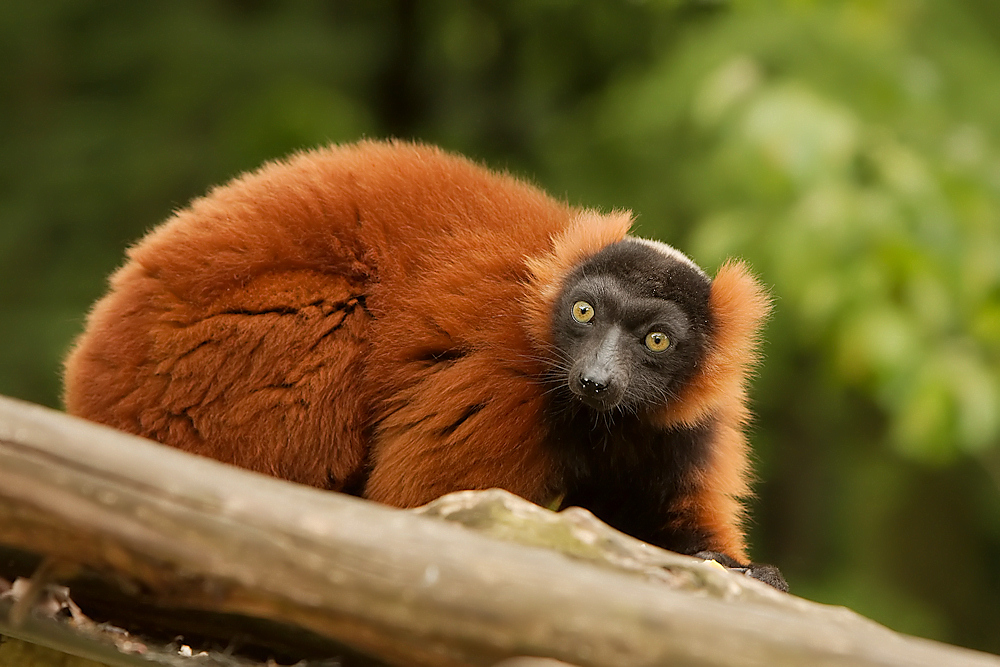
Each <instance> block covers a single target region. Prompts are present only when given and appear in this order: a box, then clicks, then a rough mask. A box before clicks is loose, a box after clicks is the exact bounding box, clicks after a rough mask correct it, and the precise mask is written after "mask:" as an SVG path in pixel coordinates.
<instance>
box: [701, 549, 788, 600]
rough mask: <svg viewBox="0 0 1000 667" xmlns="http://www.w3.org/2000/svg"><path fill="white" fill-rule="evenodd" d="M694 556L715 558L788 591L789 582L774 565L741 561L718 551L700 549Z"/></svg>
mask: <svg viewBox="0 0 1000 667" xmlns="http://www.w3.org/2000/svg"><path fill="white" fill-rule="evenodd" d="M694 557H695V558H703V559H704V560H714V561H715V562H717V563H719V564H720V565H723V566H725V567H726V568H728V569H729V570H732V571H733V572H742V573H743V574H745V575H747V576H748V577H752V578H754V579H756V580H758V581H763V582H764V583H765V584H768V585H770V586H773V587H774V588H776V589H778V590H779V591H781V592H782V593H787V592H788V582H787V581H785V578H784V577H783V576H782V575H781V570H779V569H778V568H776V567H775V566H774V565H764V564H761V563H740V562H739V561H738V560H736V559H735V558H731V557H730V556H727V555H726V554H723V553H719V552H717V551H699V552H698V553H696V554H694Z"/></svg>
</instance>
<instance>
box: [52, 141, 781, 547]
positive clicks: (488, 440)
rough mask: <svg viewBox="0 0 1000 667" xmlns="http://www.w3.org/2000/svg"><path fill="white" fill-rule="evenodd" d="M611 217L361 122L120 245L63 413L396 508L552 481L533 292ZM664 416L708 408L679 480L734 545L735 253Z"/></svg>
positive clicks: (746, 286)
mask: <svg viewBox="0 0 1000 667" xmlns="http://www.w3.org/2000/svg"><path fill="white" fill-rule="evenodd" d="M630 222H631V216H630V214H628V213H625V212H615V213H611V214H608V215H602V214H599V213H595V212H593V211H586V210H580V209H575V208H572V207H569V206H567V205H565V204H563V203H560V202H558V201H555V200H553V199H552V198H550V197H548V196H547V195H545V194H544V193H542V192H540V191H539V190H537V189H536V188H534V187H532V186H530V185H527V184H525V183H523V182H521V181H519V180H517V179H515V178H513V177H510V176H507V175H503V174H497V173H493V172H490V171H488V170H486V169H483V168H481V167H479V166H477V165H475V164H473V163H471V162H469V161H468V160H465V159H464V158H461V157H458V156H454V155H450V154H447V153H444V152H442V151H440V150H439V149H436V148H433V147H428V146H422V145H414V144H408V143H397V142H391V143H385V142H372V141H365V142H361V143H358V144H354V145H350V146H344V147H333V148H328V149H322V150H317V151H312V152H308V153H303V154H300V155H297V156H295V157H293V158H291V159H290V160H288V161H285V162H275V163H271V164H268V165H266V166H264V167H263V168H261V169H260V170H258V171H256V172H254V173H252V174H249V175H246V176H243V177H241V178H239V179H236V180H234V181H232V182H231V183H229V184H228V185H225V186H223V187H220V188H217V189H215V190H213V191H212V192H211V193H210V194H209V195H208V196H207V197H205V198H203V199H199V200H197V201H195V202H193V203H192V205H191V206H190V207H188V208H186V209H184V210H182V211H180V212H178V213H177V214H176V215H174V216H173V217H172V218H171V219H170V220H169V221H167V222H166V223H165V224H163V225H162V226H160V227H159V228H157V229H155V230H154V231H153V232H151V233H150V234H149V235H147V237H146V238H145V239H143V240H142V241H141V242H140V243H139V244H137V245H136V246H135V247H134V248H132V249H131V250H130V251H129V253H128V254H129V261H128V262H127V263H126V264H125V266H123V267H122V268H121V269H120V270H119V271H118V272H116V273H115V274H114V276H113V277H112V279H111V290H110V292H109V294H108V295H107V296H105V297H104V298H103V299H101V300H100V301H99V302H98V303H97V304H96V305H95V307H94V309H93V311H92V312H91V314H90V316H89V319H88V323H87V329H86V331H85V332H84V333H83V335H81V337H80V338H79V340H78V341H77V344H76V346H75V348H74V350H73V351H72V353H71V354H70V356H69V358H68V359H67V362H66V375H65V383H66V389H65V402H66V406H67V408H68V409H69V411H70V412H72V413H74V414H78V415H81V416H84V417H87V418H90V419H93V420H95V421H99V422H103V423H106V424H110V425H112V426H115V427H118V428H121V429H123V430H126V431H131V432H134V433H138V434H140V435H144V436H147V437H151V438H154V439H156V440H159V441H161V442H164V443H167V444H170V445H174V446H176V447H179V448H181V449H185V450H187V451H191V452H194V453H197V454H202V455H205V456H210V457H213V458H216V459H220V460H222V461H227V462H230V463H233V464H235V465H239V466H243V467H245V468H249V469H252V470H257V471H260V472H264V473H268V474H272V475H276V476H279V477H283V478H286V479H290V480H293V481H297V482H302V483H305V484H311V485H315V486H320V487H325V488H335V489H342V488H348V489H349V488H350V487H351V486H352V485H353V484H354V483H355V480H356V479H357V478H359V477H362V478H363V477H365V475H363V474H362V473H364V472H367V482H366V484H365V486H364V495H365V496H366V497H368V498H371V499H373V500H377V501H381V502H384V503H388V504H391V505H396V506H414V505H419V504H422V503H425V502H427V501H429V500H431V499H433V498H435V497H437V496H439V495H441V494H444V493H447V492H450V491H455V490H459V489H477V488H489V487H502V488H505V489H508V490H510V491H513V492H514V493H517V494H519V495H521V496H523V497H525V498H528V499H530V500H533V501H536V502H541V503H544V502H547V501H549V500H551V499H552V498H553V497H554V496H556V495H558V494H559V493H560V492H561V491H563V489H561V488H560V481H559V474H558V471H557V470H556V468H557V466H556V464H555V463H554V462H553V460H552V458H551V457H552V454H551V452H549V451H548V450H547V449H546V447H545V438H546V436H547V432H546V429H547V426H546V424H545V418H544V407H545V400H546V397H545V386H544V385H543V384H542V383H541V382H540V381H539V378H540V377H541V376H542V375H543V374H544V372H545V370H546V369H547V367H549V366H550V365H551V364H552V363H553V362H554V360H553V358H552V353H551V349H552V341H551V336H552V334H551V331H550V313H551V308H552V303H553V301H554V300H555V298H556V297H557V295H558V293H559V289H560V286H561V284H562V281H563V279H564V278H565V276H566V275H567V274H568V272H569V271H570V270H571V269H572V268H573V267H574V266H575V265H577V264H578V263H579V262H580V261H581V260H583V259H586V258H587V257H589V256H591V255H593V254H594V253H596V252H598V251H599V250H600V249H602V248H603V247H605V246H607V245H609V244H611V243H614V242H616V241H619V240H621V239H623V238H625V236H626V234H627V232H628V228H629V225H630ZM712 310H713V314H714V316H715V320H716V322H715V328H714V331H715V338H714V341H713V346H712V349H711V351H710V353H709V356H708V358H707V359H706V360H705V363H704V364H703V366H702V368H701V371H700V372H699V374H698V375H697V377H696V378H695V379H694V381H693V382H692V383H691V385H690V386H689V387H688V389H687V391H686V394H685V397H684V400H682V401H681V402H680V403H678V404H676V405H671V407H670V408H668V409H666V410H665V411H664V412H663V414H662V415H661V419H662V424H663V425H664V426H668V425H672V424H687V425H691V424H697V423H700V422H702V421H704V420H705V419H707V418H709V416H712V415H714V416H715V418H716V419H719V420H720V423H721V424H722V425H723V427H722V428H720V429H719V430H718V432H719V437H718V438H717V440H718V442H716V443H714V449H713V453H712V459H711V465H710V466H709V468H708V469H707V471H705V472H703V473H701V474H700V475H699V476H698V477H697V478H692V479H691V480H689V484H688V486H689V489H688V493H687V495H686V496H685V498H684V499H682V501H681V505H682V507H679V508H678V509H680V510H683V512H684V513H689V514H690V515H692V516H694V517H695V520H696V521H697V522H698V524H699V525H701V526H704V527H705V528H706V530H708V531H709V532H710V533H711V534H712V535H715V536H717V542H718V544H717V545H716V548H717V549H718V550H720V551H724V552H726V553H729V554H731V555H733V556H734V557H737V558H742V557H743V555H744V554H743V551H744V545H743V539H742V534H741V531H740V528H739V525H740V518H741V511H742V510H741V508H740V505H739V497H741V496H743V495H745V494H746V493H747V485H746V477H747V465H746V460H747V454H746V451H745V450H746V445H745V440H744V438H743V435H742V430H743V426H744V422H745V421H746V419H747V412H746V409H745V407H744V406H745V387H744V378H745V376H746V373H747V371H748V368H749V365H750V363H751V361H752V359H753V350H754V339H755V336H756V331H757V328H758V327H759V323H760V320H761V319H762V318H763V317H764V315H765V314H766V311H767V299H766V297H765V296H764V293H763V292H762V291H761V290H760V288H759V287H758V286H757V284H756V283H755V282H754V281H753V279H752V278H751V277H750V276H749V274H748V273H747V272H746V270H745V269H744V268H743V267H742V266H741V265H727V266H725V267H723V269H722V270H720V272H719V275H718V276H717V278H716V279H715V281H714V283H713V287H712Z"/></svg>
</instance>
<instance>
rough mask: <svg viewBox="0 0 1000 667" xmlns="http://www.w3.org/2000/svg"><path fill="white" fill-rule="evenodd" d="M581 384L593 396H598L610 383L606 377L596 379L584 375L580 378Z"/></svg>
mask: <svg viewBox="0 0 1000 667" xmlns="http://www.w3.org/2000/svg"><path fill="white" fill-rule="evenodd" d="M580 386H581V388H582V389H583V390H584V391H585V392H587V393H588V394H590V395H591V396H597V395H599V394H601V393H602V392H604V391H605V390H607V388H608V383H607V381H606V380H604V379H601V380H595V379H594V378H591V377H582V378H580Z"/></svg>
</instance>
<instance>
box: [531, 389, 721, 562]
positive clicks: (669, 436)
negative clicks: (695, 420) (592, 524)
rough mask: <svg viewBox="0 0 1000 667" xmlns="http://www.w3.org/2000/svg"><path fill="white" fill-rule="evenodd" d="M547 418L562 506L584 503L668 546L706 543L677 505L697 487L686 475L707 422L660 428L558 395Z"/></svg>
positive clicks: (707, 439)
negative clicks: (557, 465)
mask: <svg viewBox="0 0 1000 667" xmlns="http://www.w3.org/2000/svg"><path fill="white" fill-rule="evenodd" d="M556 393H557V394H561V393H562V392H556ZM548 416H549V419H548V421H549V426H550V430H549V445H550V446H551V447H552V450H553V452H554V454H555V455H556V457H557V460H558V461H559V462H560V464H561V467H562V473H563V484H564V486H563V489H564V491H565V498H564V500H563V503H562V506H563V507H574V506H575V507H583V508H585V509H587V510H590V511H591V512H593V513H594V515H595V516H597V517H598V518H599V519H601V520H602V521H604V522H605V523H607V524H609V525H610V526H612V527H614V528H617V529H618V530H620V531H622V532H624V533H627V534H629V535H632V536H633V537H637V538H639V539H641V540H643V541H646V542H649V543H651V544H655V545H657V546H661V547H664V548H666V549H670V550H672V551H677V552H680V553H695V552H697V551H701V550H703V549H705V548H706V546H705V545H706V544H707V539H708V536H707V535H705V534H704V532H703V531H702V530H700V529H698V528H697V527H696V526H694V524H693V523H691V522H689V521H687V520H686V517H685V516H684V515H683V513H681V512H680V511H679V507H678V506H679V504H680V500H681V499H683V498H685V497H687V496H688V495H690V494H692V493H693V492H695V491H696V490H697V489H695V488H694V487H693V486H692V474H691V473H692V472H694V471H695V470H696V469H697V468H699V467H702V466H704V465H705V463H706V461H707V459H708V452H709V447H710V443H711V438H712V436H713V432H714V424H712V423H711V422H709V423H708V424H705V425H702V426H698V427H695V428H679V429H660V428H657V427H654V426H652V425H650V424H649V423H648V422H646V421H645V420H644V419H642V417H641V416H639V415H636V414H631V413H623V412H618V411H616V412H614V413H599V412H595V411H592V410H589V409H587V408H585V407H582V406H580V405H579V404H578V403H577V402H574V401H573V400H572V397H570V396H559V395H557V396H555V397H554V398H553V400H552V402H551V404H550V408H549V414H548Z"/></svg>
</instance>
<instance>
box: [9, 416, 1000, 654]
mask: <svg viewBox="0 0 1000 667" xmlns="http://www.w3.org/2000/svg"><path fill="white" fill-rule="evenodd" d="M481 495H482V496H483V497H484V503H485V506H486V507H487V508H489V507H490V506H495V505H496V504H497V502H498V500H497V499H498V498H499V499H500V501H499V502H500V504H505V505H509V504H510V503H511V502H516V501H511V500H510V499H509V498H508V497H507V496H505V495H504V494H502V493H498V492H485V493H483V494H481ZM521 502H523V501H521ZM534 511H536V510H534V509H532V510H530V512H534ZM530 512H527V513H530ZM0 543H3V544H6V545H9V546H12V547H16V548H18V549H23V550H26V551H30V552H34V553H39V554H43V555H45V556H46V557H48V558H50V559H56V560H55V561H54V562H60V563H66V564H81V565H86V566H88V567H92V568H96V569H98V570H102V571H107V572H109V573H114V574H115V575H116V576H117V577H118V578H119V579H122V580H125V581H129V582H133V583H134V584H135V585H136V586H137V587H142V588H143V589H145V590H147V591H152V593H153V595H154V596H155V598H156V599H157V601H158V602H159V603H160V604H163V605H168V606H176V607H185V608H192V609H202V610H212V611H219V612H225V613H238V614H246V615H252V616H259V617H262V618H267V619H271V620H275V621H280V622H283V623H289V624H293V625H297V626H300V627H303V628H306V629H309V630H311V631H313V632H316V633H319V634H321V635H324V636H327V637H330V638H332V639H335V640H337V641H339V642H342V643H344V644H346V645H349V646H352V647H355V648H357V649H358V650H360V651H363V652H365V653H368V654H370V655H372V656H375V657H378V658H380V659H382V660H385V661H387V662H389V663H392V664H399V665H432V666H437V665H440V666H448V667H451V666H456V667H457V666H459V665H463V666H464V665H483V666H486V665H493V664H495V663H497V662H500V661H501V660H504V659H508V658H514V657H518V656H529V657H545V658H552V659H557V660H561V661H564V662H568V663H571V664H574V665H579V666H580V667H590V666H595V667H596V666H598V665H622V666H626V665H627V666H629V667H642V666H645V665H649V666H652V665H668V664H683V665H702V666H709V665H717V666H737V665H739V666H743V665H746V666H750V665H755V666H764V665H767V666H779V667H780V666H781V665H793V664H794V665H815V666H818V667H823V666H831V667H832V666H834V665H837V666H839V665H844V666H847V665H851V666H866V665H884V666H894V665H927V666H928V667H931V666H935V667H936V666H938V665H943V664H948V665H967V666H969V667H972V666H980V667H987V666H989V667H1000V659H998V658H995V657H992V656H988V655H986V654H982V653H977V652H974V651H968V650H964V649H958V648H954V647H948V646H945V645H942V644H938V643H935V642H930V641H926V640H920V639H915V638H910V637H905V636H902V635H899V634H897V633H894V632H892V631H890V630H888V629H886V628H884V627H882V626H879V625H877V624H875V623H873V622H871V621H868V620H866V619H864V618H862V617H860V616H858V615H856V614H854V613H853V612H850V611H848V610H845V609H840V608H831V607H825V606H822V605H816V604H813V603H809V602H806V601H804V600H800V599H798V598H794V597H793V596H784V595H781V594H778V593H776V592H772V591H770V590H764V588H766V587H763V585H762V584H759V585H758V584H757V582H752V581H748V580H746V581H739V582H738V583H737V580H736V578H735V577H736V575H730V574H727V573H724V572H719V573H718V575H717V576H719V577H723V581H725V582H730V583H732V586H730V587H729V588H726V586H722V587H717V591H716V592H717V593H718V591H726V590H729V591H733V590H735V591H737V592H738V593H739V592H740V591H752V592H753V594H746V595H744V594H736V595H734V596H730V597H731V598H732V599H728V600H727V599H722V598H720V597H719V596H718V595H714V594H710V593H709V592H705V591H699V590H695V591H691V590H678V589H677V588H675V587H673V586H670V585H669V584H668V582H664V581H655V580H651V579H650V578H649V576H646V575H645V574H642V573H637V572H634V571H628V570H621V569H616V568H612V567H608V566H606V565H604V566H602V565H598V564H595V563H594V562H589V561H587V560H583V559H581V558H580V557H579V555H578V556H577V557H571V556H568V555H566V554H563V553H559V552H557V551H554V550H552V549H546V548H540V547H535V546H527V545H523V544H516V543H512V542H505V541H500V540H498V539H494V538H491V537H488V536H484V535H480V534H477V533H476V532H474V531H471V530H469V529H466V528H464V527H461V526H457V525H452V524H449V523H448V522H446V521H441V520H437V519H435V518H434V517H428V516H420V515H417V514H415V513H413V512H406V511H400V510H394V509H390V508H387V507H382V506H379V505H375V504H372V503H369V502H365V501H362V500H358V499H356V498H351V497H347V496H342V495H338V494H334V493H329V492H322V491H318V490H316V489H310V488H306V487H301V486H297V485H294V484H289V483H286V482H282V481H280V480H276V479H271V478H268V477H264V476H260V475H256V474H253V473H249V472H246V471H243V470H238V469H235V468H232V467H229V466H226V465H223V464H221V463H217V462H215V461H209V460H205V459H201V458H198V457H193V456H190V455H188V454H185V453H183V452H180V451H176V450H173V449H171V448H168V447H164V446H161V445H158V444H156V443H153V442H150V441H148V440H144V439H141V438H137V437H134V436H130V435H127V434H124V433H120V432H117V431H114V430H112V429H109V428H106V427H103V426H99V425H96V424H91V423H88V422H85V421H83V420H79V419H76V418H73V417H69V416H66V415H63V414H61V413H58V412H56V411H52V410H48V409H45V408H41V407H38V406H33V405H30V404H27V403H23V402H20V401H15V400H12V399H4V398H0ZM649 549H650V550H651V549H652V547H649ZM652 553H660V554H662V553H664V552H652ZM670 558H673V559H682V561H683V562H684V563H685V564H686V565H685V567H690V568H692V571H696V572H701V571H702V570H706V571H707V569H708V568H707V567H705V566H703V565H702V564H701V563H698V562H696V561H694V559H683V557H680V556H670ZM712 576H715V575H712ZM744 579H745V578H744ZM706 580H707V579H706ZM727 585H728V584H727ZM733 587H735V588H733Z"/></svg>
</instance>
